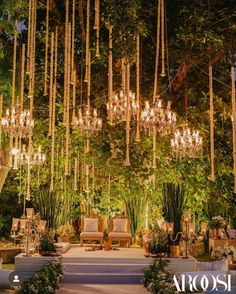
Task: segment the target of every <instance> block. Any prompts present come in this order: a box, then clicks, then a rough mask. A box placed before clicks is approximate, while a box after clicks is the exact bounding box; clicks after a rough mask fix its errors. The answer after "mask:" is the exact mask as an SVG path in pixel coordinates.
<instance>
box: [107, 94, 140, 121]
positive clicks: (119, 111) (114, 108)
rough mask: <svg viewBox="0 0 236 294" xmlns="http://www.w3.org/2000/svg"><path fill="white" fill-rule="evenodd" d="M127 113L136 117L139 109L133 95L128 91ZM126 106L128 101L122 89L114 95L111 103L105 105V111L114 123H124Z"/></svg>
mask: <svg viewBox="0 0 236 294" xmlns="http://www.w3.org/2000/svg"><path fill="white" fill-rule="evenodd" d="M129 99H130V104H129V111H130V115H131V116H132V115H136V114H137V111H138V109H139V108H140V105H139V103H138V102H137V99H136V97H135V93H134V92H132V91H129ZM127 105H128V99H127V95H126V93H125V91H124V90H123V89H122V90H120V91H118V92H117V93H115V94H114V96H113V99H112V102H108V103H107V111H108V113H110V114H111V118H112V120H114V121H119V120H122V121H126V110H127Z"/></svg>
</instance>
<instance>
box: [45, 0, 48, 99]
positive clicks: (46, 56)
mask: <svg viewBox="0 0 236 294" xmlns="http://www.w3.org/2000/svg"><path fill="white" fill-rule="evenodd" d="M48 39H49V0H47V4H46V36H45V66H44V95H45V96H46V95H47V92H48V89H47V79H48V42H49V40H48Z"/></svg>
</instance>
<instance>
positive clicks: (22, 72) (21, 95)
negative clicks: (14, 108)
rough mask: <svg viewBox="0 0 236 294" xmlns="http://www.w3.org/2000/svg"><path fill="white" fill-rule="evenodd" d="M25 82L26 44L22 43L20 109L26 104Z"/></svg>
mask: <svg viewBox="0 0 236 294" xmlns="http://www.w3.org/2000/svg"><path fill="white" fill-rule="evenodd" d="M24 82H25V44H22V50H21V85H20V111H21V112H22V110H23V105H24Z"/></svg>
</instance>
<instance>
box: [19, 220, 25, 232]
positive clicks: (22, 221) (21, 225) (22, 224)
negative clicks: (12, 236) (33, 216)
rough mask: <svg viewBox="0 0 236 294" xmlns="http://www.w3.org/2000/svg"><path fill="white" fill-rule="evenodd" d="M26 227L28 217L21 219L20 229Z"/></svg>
mask: <svg viewBox="0 0 236 294" xmlns="http://www.w3.org/2000/svg"><path fill="white" fill-rule="evenodd" d="M25 227H26V219H21V220H20V229H21V231H24V230H25Z"/></svg>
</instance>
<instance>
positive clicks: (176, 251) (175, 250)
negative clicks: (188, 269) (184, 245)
mask: <svg viewBox="0 0 236 294" xmlns="http://www.w3.org/2000/svg"><path fill="white" fill-rule="evenodd" d="M179 256H180V248H179V245H171V246H170V257H172V258H176V257H179Z"/></svg>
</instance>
